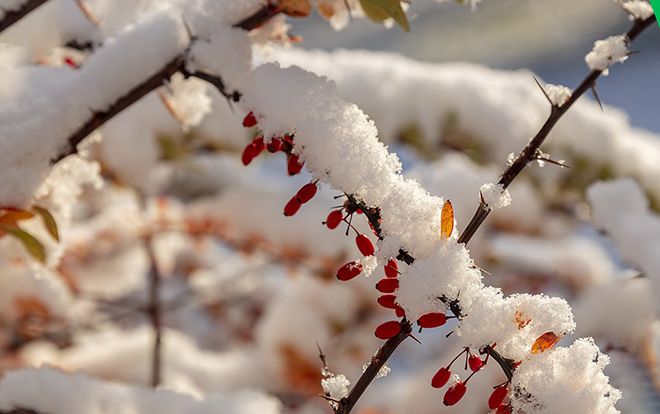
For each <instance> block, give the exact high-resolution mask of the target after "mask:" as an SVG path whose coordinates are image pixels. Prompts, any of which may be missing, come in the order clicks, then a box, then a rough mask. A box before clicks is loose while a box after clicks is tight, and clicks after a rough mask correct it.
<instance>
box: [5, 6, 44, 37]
mask: <svg viewBox="0 0 660 414" xmlns="http://www.w3.org/2000/svg"><path fill="white" fill-rule="evenodd" d="M47 1H48V0H28V1H26V2H25V3H23V5H22V6H21V7H20V8H19V9H18V10H11V11H7V12H5V16H4V17H3V18H2V20H0V33H2V32H4V31H5V30H6V29H8V28H9V27H11V25H13V24H14V23H16V22H18V21H19V20H21V19H22V18H23V17H25V16H27V15H28V14H30V13H31V12H32V11H33V10H35V9H36V8H37V7H39V6H41V5H43V4H44V3H46V2H47Z"/></svg>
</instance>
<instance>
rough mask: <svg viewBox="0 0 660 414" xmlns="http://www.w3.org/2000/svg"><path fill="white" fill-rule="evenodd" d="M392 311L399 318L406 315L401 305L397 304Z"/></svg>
mask: <svg viewBox="0 0 660 414" xmlns="http://www.w3.org/2000/svg"><path fill="white" fill-rule="evenodd" d="M394 313H395V314H396V316H398V317H399V318H403V317H404V316H406V311H405V310H403V308H402V307H401V306H398V305H397V307H396V308H395V309H394Z"/></svg>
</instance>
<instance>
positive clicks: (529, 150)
mask: <svg viewBox="0 0 660 414" xmlns="http://www.w3.org/2000/svg"><path fill="white" fill-rule="evenodd" d="M655 21H656V17H655V16H651V17H649V18H648V19H645V20H635V22H634V24H633V26H632V28H631V29H630V30H629V31H628V33H626V37H627V39H628V43H629V44H630V43H631V42H632V41H633V40H635V39H636V38H637V37H638V36H639V35H640V34H641V33H642V32H643V31H644V30H645V29H647V28H648V27H650V26H651V25H652V24H653V23H654V22H655ZM602 73H603V71H602V70H593V71H591V72H590V73H589V74H588V75H587V77H586V78H585V79H584V80H583V81H582V83H580V85H579V86H578V87H577V88H575V90H574V91H573V93H572V94H571V97H570V99H569V100H568V101H567V102H566V103H565V104H563V105H562V106H556V105H553V106H552V109H551V110H550V116H549V117H548V119H547V120H546V121H545V124H543V126H542V127H541V129H540V130H539V132H538V133H537V134H536V136H534V138H532V140H531V141H530V142H529V144H527V146H526V147H525V148H523V150H522V151H521V152H520V154H518V157H517V158H516V160H515V161H514V162H513V163H512V164H511V165H510V166H509V167H508V168H507V169H506V170H505V171H504V173H503V174H502V176H501V178H500V181H499V182H498V184H501V185H502V186H503V187H504V188H507V187H509V185H511V183H512V182H513V180H514V179H515V178H516V177H517V176H518V175H519V174H520V173H521V172H522V170H523V169H524V168H525V167H526V166H527V164H529V163H530V162H531V161H534V160H535V159H536V152H537V150H538V149H539V148H540V147H541V145H542V144H543V142H544V141H545V139H546V138H547V137H548V134H550V131H552V129H553V128H554V126H555V124H557V122H558V121H559V120H560V119H561V117H562V116H563V115H564V114H565V113H566V112H567V111H568V110H569V109H570V108H571V106H573V104H574V103H575V102H576V101H577V100H578V99H579V98H580V97H581V96H582V95H583V94H584V93H585V92H586V91H588V90H590V89H592V88H593V87H594V85H595V84H596V80H597V79H598V78H599V77H600V75H601V74H602ZM488 214H490V209H489V208H488V205H487V204H486V203H485V202H484V201H483V200H482V201H481V202H480V203H479V206H478V207H477V211H476V212H475V213H474V216H473V217H472V219H471V220H470V223H469V224H468V225H467V227H466V228H465V230H464V231H463V233H462V234H461V236H460V238H459V239H458V242H459V243H465V244H467V243H468V242H469V241H470V239H472V236H474V234H475V233H476V231H477V229H479V226H481V224H482V223H483V221H484V220H485V219H486V217H488Z"/></svg>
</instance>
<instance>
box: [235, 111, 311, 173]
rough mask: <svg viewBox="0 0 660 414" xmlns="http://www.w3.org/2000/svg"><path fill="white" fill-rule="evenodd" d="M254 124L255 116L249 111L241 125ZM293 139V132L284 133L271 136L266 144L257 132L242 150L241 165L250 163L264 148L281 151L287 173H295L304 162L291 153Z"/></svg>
mask: <svg viewBox="0 0 660 414" xmlns="http://www.w3.org/2000/svg"><path fill="white" fill-rule="evenodd" d="M255 125H257V118H256V116H255V115H254V113H253V112H250V113H249V114H247V115H246V116H245V118H243V126H244V127H246V128H252V127H253V126H255ZM293 139H294V136H293V134H285V135H284V136H283V137H271V139H270V142H268V143H267V144H266V143H265V142H264V137H263V135H262V134H257V136H256V137H255V138H254V139H253V140H252V142H250V143H249V144H248V145H247V146H246V147H245V149H244V150H243V154H242V155H241V161H243V165H248V164H250V163H251V162H252V160H253V159H255V158H257V157H258V156H259V154H261V153H262V152H263V150H264V149H265V150H266V151H268V152H270V153H271V154H275V153H278V152H283V153H285V154H286V157H287V173H288V174H289V175H296V174H298V173H299V172H300V171H302V169H303V166H304V162H302V161H301V160H300V158H299V157H298V155H296V154H293V153H292V151H293Z"/></svg>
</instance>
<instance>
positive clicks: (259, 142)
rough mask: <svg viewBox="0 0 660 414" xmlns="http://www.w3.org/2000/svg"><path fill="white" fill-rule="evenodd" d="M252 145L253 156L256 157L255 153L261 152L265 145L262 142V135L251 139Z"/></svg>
mask: <svg viewBox="0 0 660 414" xmlns="http://www.w3.org/2000/svg"><path fill="white" fill-rule="evenodd" d="M252 145H254V156H255V157H256V156H257V155H259V154H261V151H263V150H264V148H266V145H265V144H264V137H261V136H260V137H257V138H255V139H254V140H253V141H252Z"/></svg>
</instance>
